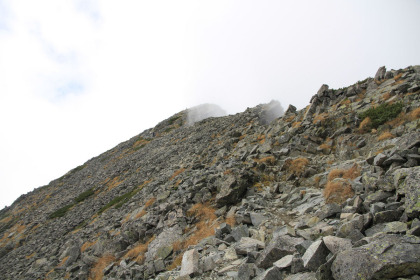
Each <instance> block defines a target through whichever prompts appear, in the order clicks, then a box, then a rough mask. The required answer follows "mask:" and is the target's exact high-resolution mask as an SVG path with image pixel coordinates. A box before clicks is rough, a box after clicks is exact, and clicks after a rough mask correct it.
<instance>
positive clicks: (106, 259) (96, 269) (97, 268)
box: [88, 254, 115, 280]
mask: <svg viewBox="0 0 420 280" xmlns="http://www.w3.org/2000/svg"><path fill="white" fill-rule="evenodd" d="M113 261H115V257H114V256H113V255H110V254H106V255H104V256H102V257H101V258H100V259H98V261H97V262H96V263H95V265H94V266H93V268H92V269H91V270H90V277H89V278H88V279H89V280H101V279H102V278H103V277H104V275H103V270H104V269H105V267H107V266H108V265H109V264H110V263H112V262H113Z"/></svg>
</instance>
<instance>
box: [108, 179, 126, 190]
mask: <svg viewBox="0 0 420 280" xmlns="http://www.w3.org/2000/svg"><path fill="white" fill-rule="evenodd" d="M121 183H122V181H120V176H117V177H114V178H113V179H112V180H111V179H108V180H107V181H106V185H107V187H108V191H110V190H112V189H113V188H115V187H117V186H118V185H119V184H121Z"/></svg>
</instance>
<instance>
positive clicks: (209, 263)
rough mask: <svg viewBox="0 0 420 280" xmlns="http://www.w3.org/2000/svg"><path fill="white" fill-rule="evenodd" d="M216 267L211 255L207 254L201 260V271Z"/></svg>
mask: <svg viewBox="0 0 420 280" xmlns="http://www.w3.org/2000/svg"><path fill="white" fill-rule="evenodd" d="M215 268H216V263H215V262H214V259H213V256H207V257H205V258H204V260H203V271H204V272H206V271H212V270H213V269H215Z"/></svg>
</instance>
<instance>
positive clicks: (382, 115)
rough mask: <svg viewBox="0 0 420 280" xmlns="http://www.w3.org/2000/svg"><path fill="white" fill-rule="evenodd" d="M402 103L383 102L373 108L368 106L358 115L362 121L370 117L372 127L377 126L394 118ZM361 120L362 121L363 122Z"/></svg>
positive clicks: (399, 111)
mask: <svg viewBox="0 0 420 280" xmlns="http://www.w3.org/2000/svg"><path fill="white" fill-rule="evenodd" d="M402 108H403V104H402V103H394V104H389V103H383V104H381V105H379V106H377V107H375V108H370V109H368V110H367V111H365V112H363V113H362V114H360V115H359V117H360V119H362V120H363V121H364V120H365V119H366V118H370V121H371V126H372V128H378V127H379V126H380V125H382V124H384V123H386V122H387V121H390V120H392V119H394V118H396V117H397V116H398V115H399V114H400V113H401V111H402ZM363 121H362V123H363Z"/></svg>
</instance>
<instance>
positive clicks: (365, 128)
mask: <svg viewBox="0 0 420 280" xmlns="http://www.w3.org/2000/svg"><path fill="white" fill-rule="evenodd" d="M371 128H372V120H371V119H370V118H369V117H367V118H365V119H364V120H363V121H362V122H361V123H360V125H359V131H360V132H361V133H366V132H369V131H370V130H371Z"/></svg>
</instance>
